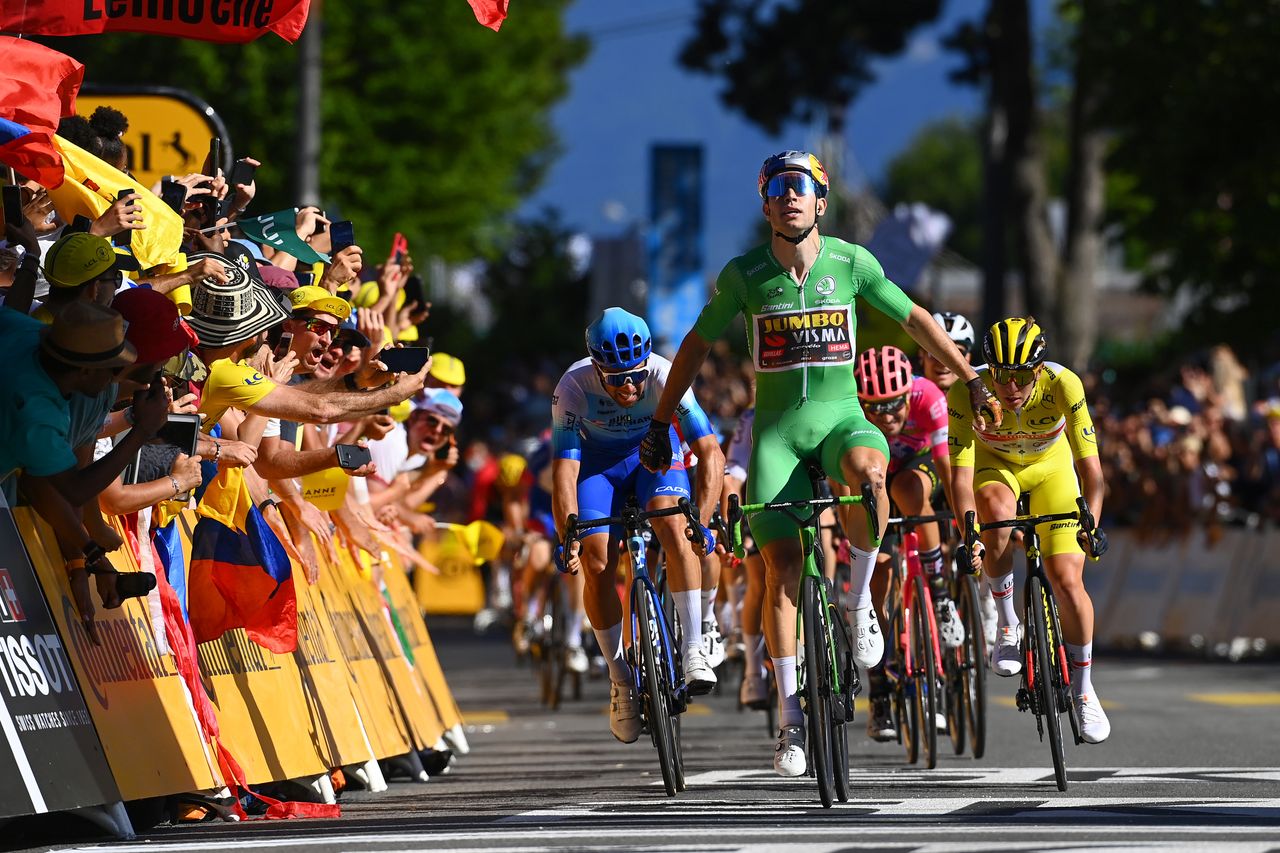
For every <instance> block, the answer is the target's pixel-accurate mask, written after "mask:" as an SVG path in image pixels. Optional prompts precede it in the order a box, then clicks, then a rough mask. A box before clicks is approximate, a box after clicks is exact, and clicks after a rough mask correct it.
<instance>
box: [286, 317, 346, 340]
mask: <svg viewBox="0 0 1280 853" xmlns="http://www.w3.org/2000/svg"><path fill="white" fill-rule="evenodd" d="M293 319H295V320H297V321H298V322H299V323H301V324H302V325H304V326H306V327H307V331H308V332H311V333H312V334H314V335H319V336H321V337H323V336H324V334H325V333H326V332H327V333H328V334H329V336H330V337H332V336H333V335H336V334H337V333H338V328H339V326H338V324H337V323H330V322H329V321H328V320H321V319H319V318H317V317H311V318H307V317H294V318H293Z"/></svg>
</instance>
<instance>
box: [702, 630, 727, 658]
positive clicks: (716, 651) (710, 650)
mask: <svg viewBox="0 0 1280 853" xmlns="http://www.w3.org/2000/svg"><path fill="white" fill-rule="evenodd" d="M702 650H703V651H704V652H706V653H707V664H708V665H709V666H710V667H711V668H712V669H715V668H716V667H718V666H719V665H720V664H722V663H724V655H725V648H724V638H722V637H721V636H720V626H719V625H717V624H716V623H715V622H703V623H702Z"/></svg>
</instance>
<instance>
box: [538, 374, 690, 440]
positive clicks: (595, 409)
mask: <svg viewBox="0 0 1280 853" xmlns="http://www.w3.org/2000/svg"><path fill="white" fill-rule="evenodd" d="M670 371H671V362H670V361H667V359H665V358H663V357H662V356H660V355H658V354H656V353H654V354H651V355H650V356H649V378H648V379H647V380H646V381H645V383H644V385H645V387H644V396H642V397H641V398H640V400H639V401H638V402H637V403H636V404H635V405H634V406H632V407H630V408H623V407H622V406H619V405H618V404H617V403H615V402H614V401H613V398H612V397H610V396H609V394H608V393H607V392H606V391H605V390H604V386H603V385H601V384H600V377H599V376H598V375H597V373H596V370H595V364H594V363H593V362H592V361H591V359H590V358H584V359H582V360H581V361H576V362H574V363H573V365H572V366H571V367H570V368H569V369H568V370H566V371H565V374H564V376H562V377H560V383H559V384H558V385H556V391H555V394H554V395H553V396H552V397H551V443H552V449H553V451H554V453H555V458H557V459H581V458H582V454H583V451H586V452H587V453H590V454H592V455H604V456H613V457H623V456H627V455H629V454H631V453H632V452H634V451H635V450H637V449H638V448H639V447H640V441H641V439H643V438H644V436H645V433H647V432H648V431H649V421H650V420H652V418H653V412H654V410H655V409H656V408H657V407H658V399H659V398H660V397H661V396H662V389H663V388H664V387H665V386H666V384H667V374H668V373H670ZM676 420H677V421H679V423H680V432H681V434H682V436H683V437H684V440H685V441H693V440H695V439H698V438H701V437H702V436H704V435H711V434H712V432H713V431H712V429H711V421H710V420H709V419H708V418H707V415H706V413H705V412H703V411H702V407H701V406H699V405H698V401H697V400H696V399H694V396H693V390H692V389H690V390H689V391H686V392H685V395H684V396H683V397H681V398H680V403H679V405H678V406H676Z"/></svg>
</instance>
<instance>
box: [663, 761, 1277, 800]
mask: <svg viewBox="0 0 1280 853" xmlns="http://www.w3.org/2000/svg"><path fill="white" fill-rule="evenodd" d="M849 779H850V782H851V784H852V785H853V786H855V787H858V786H874V785H893V786H903V785H910V786H916V785H919V786H927V787H956V786H972V787H980V788H992V787H996V788H999V787H1015V788H1021V787H1024V786H1026V785H1032V784H1036V783H1043V784H1046V785H1052V784H1053V769H1052V768H1051V767H987V766H982V765H971V766H969V767H966V768H964V769H960V768H955V767H938V768H936V769H934V770H924V769H917V768H913V767H909V766H907V767H883V768H876V767H852V768H850V770H849ZM1067 779H1068V781H1074V782H1082V783H1087V784H1104V785H1105V784H1123V785H1132V784H1138V783H1158V784H1183V783H1190V784H1194V785H1201V786H1203V785H1205V784H1206V783H1210V784H1212V783H1223V782H1271V783H1275V782H1280V767H1080V768H1070V769H1068V770H1067ZM687 782H688V784H689V786H690V787H693V786H695V785H752V784H769V785H777V784H780V783H782V780H780V779H779V778H778V776H777V775H776V774H774V773H773V771H772V770H769V769H767V768H761V769H755V768H752V769H746V768H743V769H739V770H708V771H705V772H703V773H693V774H688V775H687ZM1001 796H1002V797H1003V796H1004V795H1003V794H1002V795H1001ZM1011 799H1017V797H1012V798H1011Z"/></svg>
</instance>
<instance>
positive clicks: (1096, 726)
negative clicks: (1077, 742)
mask: <svg viewBox="0 0 1280 853" xmlns="http://www.w3.org/2000/svg"><path fill="white" fill-rule="evenodd" d="M1073 701H1074V702H1075V703H1076V716H1077V717H1078V718H1079V719H1080V738H1081V739H1082V740H1083V741H1084V742H1085V743H1102V742H1103V741H1104V740H1106V739H1107V738H1109V737H1111V721H1110V720H1108V719H1107V712H1106V711H1104V710H1102V700H1100V699H1099V698H1098V695H1097V694H1096V693H1081V694H1080V695H1079V696H1076V697H1074V698H1073Z"/></svg>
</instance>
